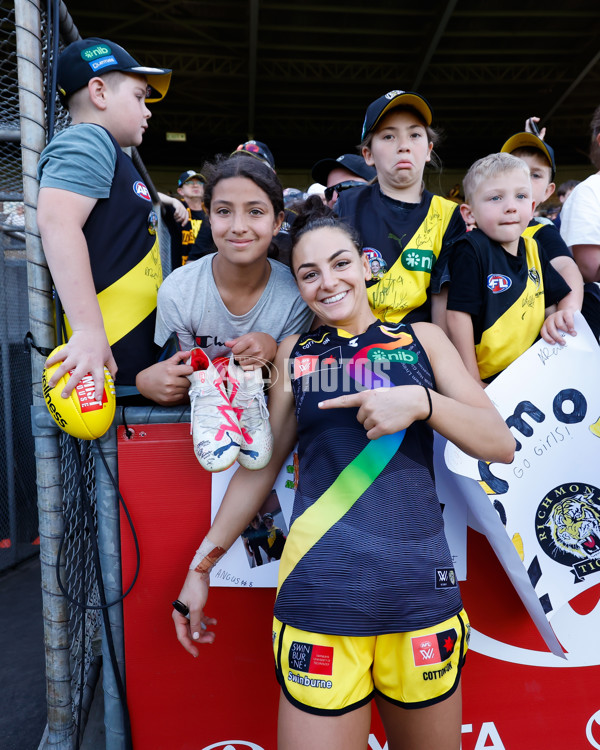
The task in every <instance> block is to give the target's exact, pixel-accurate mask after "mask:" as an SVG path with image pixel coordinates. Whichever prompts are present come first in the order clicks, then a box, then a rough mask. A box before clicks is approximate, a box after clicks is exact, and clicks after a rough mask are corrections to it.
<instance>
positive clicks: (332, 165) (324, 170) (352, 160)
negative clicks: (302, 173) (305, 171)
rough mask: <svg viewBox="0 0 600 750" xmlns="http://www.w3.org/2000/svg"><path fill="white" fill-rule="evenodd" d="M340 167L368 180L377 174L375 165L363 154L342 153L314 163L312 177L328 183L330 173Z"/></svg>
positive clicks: (316, 180) (324, 183)
mask: <svg viewBox="0 0 600 750" xmlns="http://www.w3.org/2000/svg"><path fill="white" fill-rule="evenodd" d="M338 167H343V168H344V169H347V170H348V171H349V172H352V174H355V175H356V176H357V177H362V178H363V180H366V181H367V182H370V181H371V180H372V179H373V178H374V177H376V176H377V170H376V169H375V167H370V166H369V165H368V164H367V162H366V161H365V160H364V159H363V158H362V156H359V155H358V154H342V155H341V156H338V158H337V159H321V161H318V162H317V163H316V164H315V165H313V168H312V172H311V174H312V178H313V180H314V181H315V182H320V183H321V185H327V178H328V177H329V173H330V172H332V171H333V170H334V169H337V168H338Z"/></svg>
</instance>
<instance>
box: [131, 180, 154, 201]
mask: <svg viewBox="0 0 600 750" xmlns="http://www.w3.org/2000/svg"><path fill="white" fill-rule="evenodd" d="M133 192H134V193H135V194H136V195H137V196H139V197H140V198H143V199H144V200H145V201H149V200H150V191H149V190H148V188H147V187H146V186H145V185H144V183H143V182H142V181H141V180H138V181H137V182H134V183H133Z"/></svg>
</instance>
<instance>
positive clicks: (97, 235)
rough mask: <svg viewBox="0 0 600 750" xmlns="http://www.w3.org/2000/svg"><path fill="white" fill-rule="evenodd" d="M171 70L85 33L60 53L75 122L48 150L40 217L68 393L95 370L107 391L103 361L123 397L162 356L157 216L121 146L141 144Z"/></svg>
mask: <svg viewBox="0 0 600 750" xmlns="http://www.w3.org/2000/svg"><path fill="white" fill-rule="evenodd" d="M170 78H171V71H170V70H165V69H162V68H149V67H144V66H142V65H140V64H139V63H138V62H137V61H136V60H135V59H134V58H133V57H132V56H131V55H130V54H129V53H128V52H126V50H124V49H123V48H122V47H120V46H119V45H118V44H115V43H114V42H111V41H108V40H106V39H99V38H90V39H83V40H79V41H77V42H74V43H73V44H70V45H69V46H68V47H67V48H66V49H65V50H64V51H63V52H62V54H61V55H60V57H59V60H58V91H59V94H60V96H61V99H62V101H63V103H64V104H66V106H67V107H68V109H69V112H70V115H71V118H72V122H73V124H72V126H71V127H69V128H67V129H66V130H63V131H62V132H60V133H59V134H58V135H57V136H56V137H55V138H54V139H53V140H52V141H51V143H50V144H48V146H47V147H46V148H45V149H44V151H43V152H42V155H41V157H40V162H39V167H38V176H39V179H40V193H39V202H38V214H37V220H38V226H39V229H40V233H41V237H42V242H43V245H44V251H45V254H46V258H47V261H48V266H49V268H50V272H51V273H52V277H53V280H54V284H55V286H56V289H57V292H58V295H59V296H60V299H61V302H62V304H63V306H64V310H65V314H66V318H67V321H66V323H67V334H68V337H69V341H68V343H67V345H66V346H65V347H64V348H63V349H62V350H61V351H60V352H59V353H58V354H57V355H55V356H54V357H52V358H50V359H49V360H48V363H49V364H52V363H55V362H59V361H62V364H61V365H60V367H59V368H58V369H57V370H56V372H55V373H54V375H53V377H52V379H51V381H50V385H51V386H52V385H53V384H54V383H56V382H57V380H58V379H59V378H60V377H61V376H62V375H63V374H65V373H67V372H69V371H72V375H71V378H70V380H69V382H68V384H67V386H66V387H65V389H64V392H63V397H65V396H67V395H68V394H69V393H70V392H71V391H72V389H73V388H74V387H75V385H76V384H77V383H78V382H79V381H80V380H81V378H82V377H83V376H84V375H85V374H86V373H88V372H89V373H91V374H92V376H93V379H94V384H95V392H96V397H97V398H100V397H101V395H102V389H103V383H104V365H106V366H107V367H108V369H109V370H110V371H111V373H112V374H113V376H114V375H115V374H116V375H117V378H116V384H117V395H118V396H120V397H124V396H127V395H130V394H135V393H137V390H136V389H135V376H136V374H137V372H138V371H139V370H141V369H143V368H144V367H147V366H148V365H149V364H152V363H153V362H154V361H155V350H154V343H153V338H154V320H155V311H156V294H157V290H158V287H159V285H160V283H161V280H162V270H161V265H160V253H159V248H158V237H157V232H156V227H157V217H156V214H155V212H154V211H153V208H152V202H151V199H150V194H149V191H148V188H147V187H146V185H145V184H144V182H143V180H142V178H141V176H140V175H139V173H138V172H137V170H136V169H135V167H134V165H133V162H132V161H131V159H130V158H129V157H128V156H126V155H125V153H124V152H123V151H122V149H123V148H126V147H128V146H138V145H139V144H140V143H141V142H142V137H143V135H144V132H145V131H146V128H147V127H148V119H149V118H150V115H151V113H150V111H149V110H148V108H147V107H146V102H155V101H159V100H160V99H162V97H163V96H164V95H165V93H166V92H167V89H168V87H169V82H170ZM117 369H118V374H117Z"/></svg>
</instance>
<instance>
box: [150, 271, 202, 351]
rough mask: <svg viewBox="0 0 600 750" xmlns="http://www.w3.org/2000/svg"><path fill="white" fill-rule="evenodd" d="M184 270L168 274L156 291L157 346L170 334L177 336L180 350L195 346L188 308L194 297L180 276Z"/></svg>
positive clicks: (155, 331)
mask: <svg viewBox="0 0 600 750" xmlns="http://www.w3.org/2000/svg"><path fill="white" fill-rule="evenodd" d="M185 268H186V266H183V267H182V268H177V269H176V270H175V271H173V273H171V274H169V276H167V278H166V279H165V280H164V281H163V283H162V284H161V286H160V287H159V289H158V300H157V307H156V326H155V328H154V343H155V344H157V346H161V347H162V346H164V345H165V343H166V341H167V339H168V338H169V336H170V335H171V334H172V333H174V334H175V335H176V336H177V339H178V342H179V348H180V349H182V350H184V349H192V348H193V347H194V346H196V339H195V337H194V334H193V333H192V331H191V329H190V325H191V310H190V308H189V305H190V304H192V303H193V300H194V298H195V297H194V294H191V293H190V291H189V287H188V285H187V284H186V281H187V280H186V278H185V277H184V276H182V273H181V272H183V271H184V269H185ZM188 275H189V274H188ZM180 281H181V283H180Z"/></svg>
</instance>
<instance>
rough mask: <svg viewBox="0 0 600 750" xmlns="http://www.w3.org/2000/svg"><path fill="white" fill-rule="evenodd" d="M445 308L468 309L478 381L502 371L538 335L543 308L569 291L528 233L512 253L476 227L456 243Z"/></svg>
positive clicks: (542, 321) (463, 310)
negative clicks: (515, 251) (471, 324)
mask: <svg viewBox="0 0 600 750" xmlns="http://www.w3.org/2000/svg"><path fill="white" fill-rule="evenodd" d="M450 271H451V277H452V281H451V284H450V291H449V294H448V309H449V310H458V311H460V312H465V313H469V314H470V315H471V319H472V321H473V335H474V342H475V354H476V357H477V366H478V368H479V375H480V377H481V379H482V380H488V379H490V378H492V377H493V376H495V375H497V374H498V373H500V372H501V371H502V370H504V369H505V368H506V367H508V365H509V364H510V363H511V362H514V360H515V359H516V358H517V357H518V356H519V355H520V354H522V353H523V352H524V351H526V350H527V349H528V348H529V347H530V346H531V344H533V342H534V341H535V340H536V339H537V337H538V336H539V333H540V330H541V328H542V325H543V323H544V316H545V308H546V307H548V306H550V305H553V304H555V303H556V302H558V301H559V300H561V299H562V298H563V297H564V296H565V295H567V294H568V293H569V291H570V288H569V286H568V284H567V283H566V282H565V281H564V279H563V278H562V276H561V275H560V274H559V273H558V272H557V271H555V270H554V268H553V267H552V266H551V265H550V262H549V261H548V259H547V258H546V255H545V253H544V252H543V251H542V250H541V248H540V246H539V245H538V243H537V242H536V241H535V239H533V238H532V237H528V236H522V237H521V238H520V240H519V247H518V251H517V255H511V254H510V253H507V252H506V250H504V248H503V247H502V246H501V245H500V244H499V243H498V242H494V241H493V240H490V239H489V237H487V236H486V235H485V234H484V233H483V232H481V231H480V230H479V229H475V230H473V231H472V232H469V233H468V234H467V235H465V236H464V237H463V238H462V239H461V240H460V241H459V242H457V243H456V245H455V247H454V251H453V254H452V259H451V261H450Z"/></svg>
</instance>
